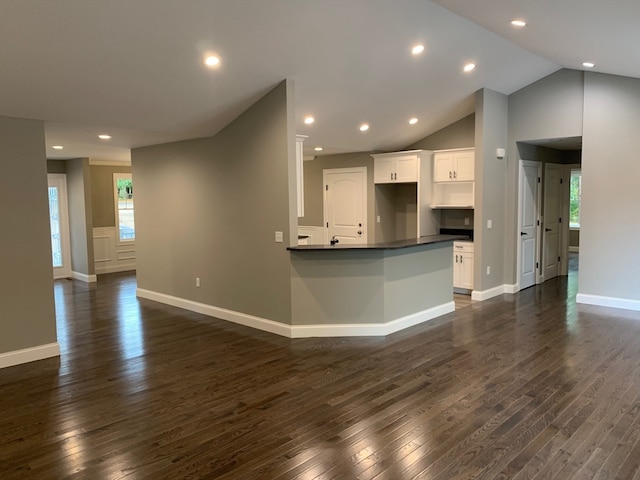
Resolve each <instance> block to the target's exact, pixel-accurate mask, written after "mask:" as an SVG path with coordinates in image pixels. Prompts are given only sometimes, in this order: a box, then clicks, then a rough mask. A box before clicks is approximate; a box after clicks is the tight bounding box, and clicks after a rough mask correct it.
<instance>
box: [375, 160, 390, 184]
mask: <svg viewBox="0 0 640 480" xmlns="http://www.w3.org/2000/svg"><path fill="white" fill-rule="evenodd" d="M394 173H395V162H394V159H393V158H391V157H388V158H376V159H375V160H374V164H373V182H374V183H393V182H394V181H395V180H394V179H393V174H394Z"/></svg>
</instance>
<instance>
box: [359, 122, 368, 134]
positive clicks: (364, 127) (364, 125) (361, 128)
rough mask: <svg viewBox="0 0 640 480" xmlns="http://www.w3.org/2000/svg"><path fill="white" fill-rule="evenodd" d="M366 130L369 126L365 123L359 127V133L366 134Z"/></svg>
mask: <svg viewBox="0 0 640 480" xmlns="http://www.w3.org/2000/svg"><path fill="white" fill-rule="evenodd" d="M367 130H369V125H368V124H366V123H363V124H362V125H360V131H361V132H366V131H367Z"/></svg>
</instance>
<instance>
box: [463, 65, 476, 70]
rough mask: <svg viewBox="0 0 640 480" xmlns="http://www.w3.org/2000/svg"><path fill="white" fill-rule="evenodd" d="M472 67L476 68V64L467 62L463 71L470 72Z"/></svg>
mask: <svg viewBox="0 0 640 480" xmlns="http://www.w3.org/2000/svg"><path fill="white" fill-rule="evenodd" d="M474 68H476V64H475V63H467V64H466V65H465V66H464V71H465V72H470V71H471V70H473V69H474Z"/></svg>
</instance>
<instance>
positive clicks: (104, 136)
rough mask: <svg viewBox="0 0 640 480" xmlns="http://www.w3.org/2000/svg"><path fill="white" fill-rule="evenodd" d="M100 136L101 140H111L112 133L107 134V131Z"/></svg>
mask: <svg viewBox="0 0 640 480" xmlns="http://www.w3.org/2000/svg"><path fill="white" fill-rule="evenodd" d="M98 138H99V139H100V140H111V135H107V134H106V133H101V134H100V135H98Z"/></svg>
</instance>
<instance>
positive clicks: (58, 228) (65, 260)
mask: <svg viewBox="0 0 640 480" xmlns="http://www.w3.org/2000/svg"><path fill="white" fill-rule="evenodd" d="M47 179H48V183H49V224H50V225H51V251H52V265H53V278H67V277H71V242H70V240H69V207H68V204H67V176H66V175H64V174H61V173H50V174H48V175H47Z"/></svg>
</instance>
